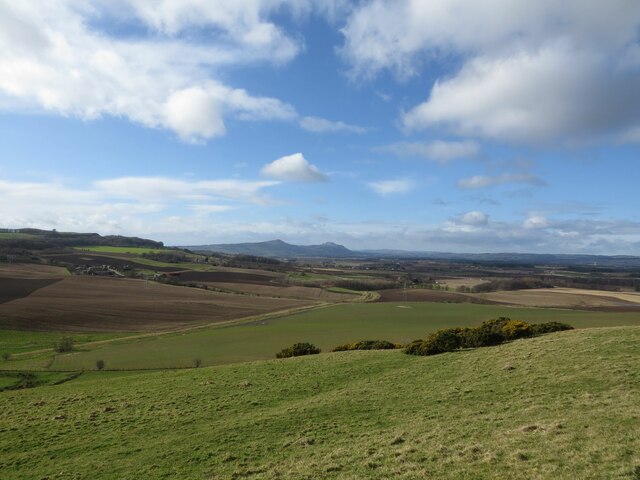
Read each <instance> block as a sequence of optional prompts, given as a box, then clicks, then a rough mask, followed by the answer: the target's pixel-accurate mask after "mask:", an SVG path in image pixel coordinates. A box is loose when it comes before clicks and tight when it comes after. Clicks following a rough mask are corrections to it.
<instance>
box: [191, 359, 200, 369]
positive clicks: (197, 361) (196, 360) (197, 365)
mask: <svg viewBox="0 0 640 480" xmlns="http://www.w3.org/2000/svg"><path fill="white" fill-rule="evenodd" d="M201 365H202V359H200V358H196V359H195V360H194V361H193V366H194V367H195V368H200V366H201Z"/></svg>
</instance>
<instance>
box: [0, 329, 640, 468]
mask: <svg viewBox="0 0 640 480" xmlns="http://www.w3.org/2000/svg"><path fill="white" fill-rule="evenodd" d="M638 398H640V328H638V327H624V328H606V329H605V328H603V329H585V330H576V331H570V332H563V333H558V334H552V335H547V336H543V337H538V338H535V339H530V340H520V341H516V342H513V343H510V344H505V345H501V346H498V347H492V348H482V349H477V350H471V351H462V352H456V353H449V354H443V355H438V356H434V357H413V356H407V355H403V354H402V353H400V352H398V351H390V352H345V353H335V354H322V355H319V356H315V357H306V358H294V359H289V360H280V361H277V360H272V361H268V362H256V363H247V364H239V365H228V366H219V367H211V368H201V369H190V370H181V371H160V372H148V373H115V372H90V373H84V374H83V375H81V376H80V377H79V378H77V379H75V380H71V381H68V382H66V383H64V384H61V385H56V386H41V387H37V388H34V389H28V390H21V391H9V392H3V393H0V412H2V415H1V416H0V452H2V455H0V469H1V471H2V477H3V478H7V479H13V478H29V479H31V478H74V479H84V478H86V479H89V478H91V479H99V478H121V479H129V478H130V479H133V478H193V479H198V478H202V479H227V478H229V479H231V478H255V479H316V478H323V479H333V478H372V479H383V478H404V479H423V478H439V479H441V478H451V479H460V478H469V479H484V478H510V479H531V478H548V479H558V478H569V479H576V478H579V479H598V480H600V479H608V478H612V479H613V478H617V479H637V478H638V477H639V475H640V454H639V453H638V452H640V436H639V435H638V432H639V431H640V407H639V406H638V401H637V400H638Z"/></svg>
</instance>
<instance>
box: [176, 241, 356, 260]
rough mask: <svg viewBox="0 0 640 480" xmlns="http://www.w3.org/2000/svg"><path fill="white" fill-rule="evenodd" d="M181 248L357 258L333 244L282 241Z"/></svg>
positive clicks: (350, 252) (272, 255) (263, 254)
mask: <svg viewBox="0 0 640 480" xmlns="http://www.w3.org/2000/svg"><path fill="white" fill-rule="evenodd" d="M183 248H188V249H189V250H192V251H195V252H220V253H228V254H234V255H238V254H242V255H256V256H260V257H277V258H299V257H303V258H304V257H307V258H350V257H355V256H358V254H357V253H356V252H353V251H351V250H349V249H348V248H346V247H344V246H343V245H338V244H337V243H333V242H326V243H323V244H321V245H292V244H290V243H287V242H283V241H282V240H270V241H267V242H254V243H223V244H217V245H197V246H188V247H183Z"/></svg>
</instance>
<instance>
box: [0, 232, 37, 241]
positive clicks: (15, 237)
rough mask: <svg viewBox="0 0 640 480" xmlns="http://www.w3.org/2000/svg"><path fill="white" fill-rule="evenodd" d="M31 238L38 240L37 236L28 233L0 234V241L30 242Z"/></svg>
mask: <svg viewBox="0 0 640 480" xmlns="http://www.w3.org/2000/svg"><path fill="white" fill-rule="evenodd" d="M33 238H39V236H38V235H32V234H30V233H8V232H0V241H2V240H30V239H33Z"/></svg>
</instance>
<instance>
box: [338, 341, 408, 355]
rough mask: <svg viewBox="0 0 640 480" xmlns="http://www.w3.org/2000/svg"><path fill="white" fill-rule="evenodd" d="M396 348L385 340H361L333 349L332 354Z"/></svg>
mask: <svg viewBox="0 0 640 480" xmlns="http://www.w3.org/2000/svg"><path fill="white" fill-rule="evenodd" d="M394 348H398V347H397V346H396V345H395V344H394V343H391V342H388V341H387V340H361V341H359V342H355V343H347V344H345V345H338V346H337V347H334V348H333V349H332V350H331V351H332V352H344V351H347V350H392V349H394Z"/></svg>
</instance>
